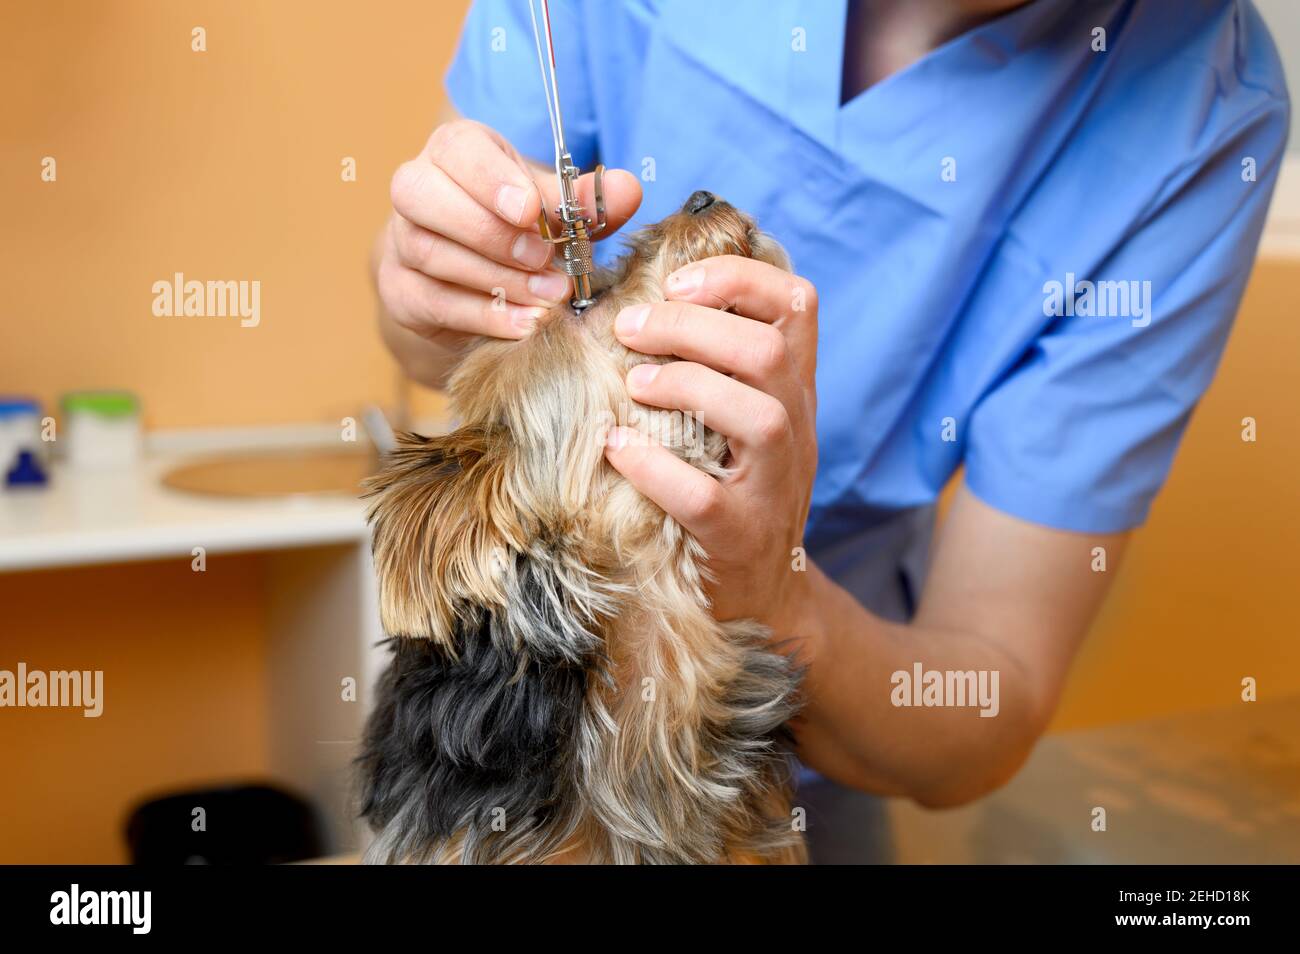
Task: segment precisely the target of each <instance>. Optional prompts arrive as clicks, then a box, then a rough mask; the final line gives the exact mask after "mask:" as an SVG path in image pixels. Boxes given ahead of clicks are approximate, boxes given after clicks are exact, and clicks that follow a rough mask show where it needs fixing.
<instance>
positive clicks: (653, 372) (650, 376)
mask: <svg viewBox="0 0 1300 954" xmlns="http://www.w3.org/2000/svg"><path fill="white" fill-rule="evenodd" d="M659 367H660V366H659V365H657V364H649V363H647V364H638V365H637V366H636V367H635V368H633V369H632V370H631V371H629V372H628V373H627V383H628V384H630V385H631V386H632V387H634V388H643V387H646V386H647V385H648V384H649V383H650V382H651V381H653V380H654V379H655V377H656V376H657V375H658V374H659Z"/></svg>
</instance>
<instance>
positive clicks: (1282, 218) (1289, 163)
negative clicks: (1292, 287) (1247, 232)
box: [1259, 152, 1300, 259]
mask: <svg viewBox="0 0 1300 954" xmlns="http://www.w3.org/2000/svg"><path fill="white" fill-rule="evenodd" d="M1259 254H1260V256H1261V257H1262V258H1286V259H1300V153H1295V152H1290V153H1287V155H1286V158H1285V159H1283V160H1282V171H1281V172H1280V173H1279V174H1278V178H1277V189H1276V191H1275V192H1274V193H1273V204H1272V205H1271V206H1270V207H1269V210H1268V221H1266V222H1265V223H1264V237H1263V239H1262V240H1261V241H1260V244H1259Z"/></svg>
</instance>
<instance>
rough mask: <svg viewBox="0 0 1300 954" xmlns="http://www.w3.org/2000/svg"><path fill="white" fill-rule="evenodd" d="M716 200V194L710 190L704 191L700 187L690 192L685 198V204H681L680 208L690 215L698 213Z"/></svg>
mask: <svg viewBox="0 0 1300 954" xmlns="http://www.w3.org/2000/svg"><path fill="white" fill-rule="evenodd" d="M717 201H718V197H717V196H716V195H714V194H713V193H712V192H705V191H704V190H703V189H701V190H700V191H698V192H692V193H691V197H690V198H689V199H687V200H686V204H685V205H683V206H682V209H683V210H684V211H686V212H689V213H690V214H691V215H699V214H700V213H701V212H703V211H704V210H705V209H707V208H708V207H709V206H711V205H712V204H713V203H714V202H717Z"/></svg>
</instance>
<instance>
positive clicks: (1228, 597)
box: [1056, 260, 1300, 728]
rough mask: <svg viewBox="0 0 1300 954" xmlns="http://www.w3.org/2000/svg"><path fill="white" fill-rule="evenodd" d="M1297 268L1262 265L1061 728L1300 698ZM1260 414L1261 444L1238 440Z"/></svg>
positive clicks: (1096, 632) (1079, 671)
mask: <svg viewBox="0 0 1300 954" xmlns="http://www.w3.org/2000/svg"><path fill="white" fill-rule="evenodd" d="M1298 307H1300V260H1293V261H1290V262H1289V263H1288V262H1282V261H1263V262H1260V263H1259V264H1258V265H1257V266H1256V268H1255V273H1254V275H1253V276H1252V278H1251V283H1250V286H1249V288H1248V289H1247V293H1246V298H1245V301H1244V303H1243V305H1242V310H1241V313H1240V315H1239V317H1238V319H1237V324H1236V327H1235V328H1234V330H1233V333H1232V338H1231V340H1230V342H1229V344H1228V350H1227V352H1226V353H1225V355H1224V360H1223V364H1222V365H1221V366H1220V370H1219V376H1218V378H1217V379H1216V380H1215V382H1214V384H1213V385H1212V386H1211V388H1210V391H1209V392H1208V394H1207V395H1206V397H1205V400H1204V401H1202V403H1201V406H1200V407H1199V408H1198V410H1197V412H1196V415H1195V416H1194V417H1193V419H1192V423H1191V426H1190V427H1189V428H1188V431H1187V435H1186V438H1185V439H1184V441H1183V446H1182V449H1181V451H1180V452H1179V456H1178V458H1177V460H1176V461H1175V464H1174V468H1173V472H1172V474H1171V476H1170V479H1169V483H1168V484H1167V485H1166V486H1165V489H1164V492H1163V493H1162V495H1161V496H1160V498H1159V499H1158V500H1157V501H1156V505H1155V508H1154V510H1153V512H1152V514H1151V518H1150V520H1149V521H1148V523H1147V526H1146V527H1145V528H1143V529H1142V530H1141V531H1139V532H1138V534H1137V535H1136V537H1135V539H1134V542H1133V544H1132V545H1131V546H1130V548H1129V552H1128V554H1127V556H1126V560H1125V565H1124V567H1123V568H1122V569H1121V571H1120V572H1119V574H1118V575H1117V578H1116V581H1115V584H1114V590H1113V591H1112V593H1111V596H1110V598H1109V599H1108V600H1107V603H1106V606H1105V608H1104V610H1103V612H1102V614H1101V618H1100V619H1099V620H1098V621H1097V624H1096V626H1095V627H1094V629H1093V632H1092V635H1091V636H1090V637H1089V639H1088V642H1087V643H1085V645H1084V648H1083V651H1082V652H1081V654H1080V656H1079V659H1078V661H1077V662H1076V664H1075V667H1074V671H1073V673H1072V676H1071V679H1070V683H1069V686H1068V688H1067V690H1066V694H1065V699H1064V700H1063V702H1062V705H1061V709H1060V711H1059V712H1058V714H1057V720H1056V725H1057V727H1058V728H1066V727H1074V726H1082V725H1093V724H1098V723H1106V722H1118V721H1122V720H1124V719H1131V718H1137V717H1142V716H1151V715H1159V714H1162V713H1166V712H1182V711H1191V710H1196V709H1208V708H1215V707H1217V706H1227V705H1232V704H1234V703H1236V702H1238V701H1239V700H1240V693H1241V680H1242V678H1243V677H1244V676H1253V677H1255V679H1256V680H1257V681H1258V685H1259V692H1260V698H1261V699H1274V698H1277V697H1279V696H1282V695H1286V694H1287V693H1298V692H1300V639H1298V638H1297V633H1296V622H1295V621H1296V595H1297V585H1300V490H1297V485H1296V475H1297V474H1300V414H1298V413H1297V410H1298V409H1300V397H1298V396H1297V389H1298V388H1300V375H1298V374H1297V372H1298V371H1300V367H1298V362H1300V322H1297V317H1300V316H1298V315H1297V309H1298ZM1245 417H1253V418H1255V420H1256V421H1257V425H1258V435H1257V436H1258V440H1257V441H1256V442H1255V443H1245V442H1243V441H1242V440H1241V430H1242V428H1241V420H1242V418H1245Z"/></svg>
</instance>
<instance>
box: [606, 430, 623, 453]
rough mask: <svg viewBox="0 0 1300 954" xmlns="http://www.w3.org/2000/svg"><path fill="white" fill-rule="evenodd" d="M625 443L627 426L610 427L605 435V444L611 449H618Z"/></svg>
mask: <svg viewBox="0 0 1300 954" xmlns="http://www.w3.org/2000/svg"><path fill="white" fill-rule="evenodd" d="M626 444H627V428H624V427H611V428H610V429H609V432H608V433H607V434H606V435H605V446H606V447H609V448H611V449H613V450H619V449H621V448H623V447H624V446H626Z"/></svg>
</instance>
